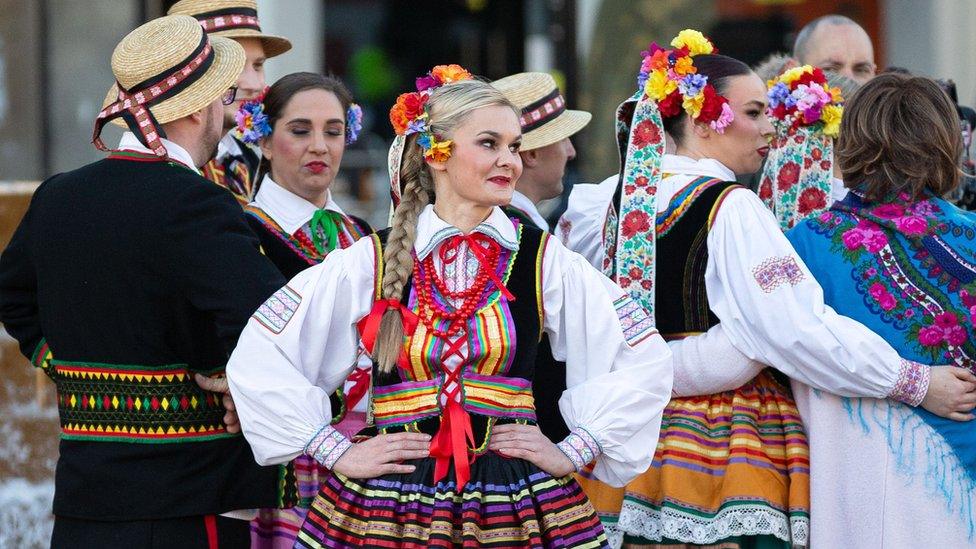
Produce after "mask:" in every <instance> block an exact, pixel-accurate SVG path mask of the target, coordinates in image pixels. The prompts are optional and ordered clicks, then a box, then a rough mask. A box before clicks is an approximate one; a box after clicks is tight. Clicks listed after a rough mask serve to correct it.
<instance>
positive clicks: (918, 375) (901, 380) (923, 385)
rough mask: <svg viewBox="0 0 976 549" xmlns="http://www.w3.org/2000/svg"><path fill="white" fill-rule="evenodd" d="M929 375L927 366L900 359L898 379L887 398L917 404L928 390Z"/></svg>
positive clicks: (930, 373) (912, 404) (929, 371)
mask: <svg viewBox="0 0 976 549" xmlns="http://www.w3.org/2000/svg"><path fill="white" fill-rule="evenodd" d="M931 375H932V371H931V370H930V369H929V367H928V366H926V365H924V364H919V363H918V362H912V361H910V360H904V359H902V361H901V368H900V369H899V370H898V381H896V382H895V387H894V388H893V389H891V392H890V393H888V398H890V399H892V400H897V401H898V402H904V403H905V404H907V405H909V406H918V405H919V404H921V403H922V399H924V398H925V393H927V392H928V390H929V377H930V376H931Z"/></svg>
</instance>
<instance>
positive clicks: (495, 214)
mask: <svg viewBox="0 0 976 549" xmlns="http://www.w3.org/2000/svg"><path fill="white" fill-rule="evenodd" d="M472 232H479V233H481V234H484V235H486V236H488V237H490V238H492V239H493V240H494V241H496V242H498V243H499V244H501V245H502V246H503V247H505V248H508V249H509V250H516V249H518V233H517V232H516V231H515V226H514V225H513V224H512V220H511V219H509V218H508V216H506V215H505V212H503V211H502V209H501V208H499V207H497V206H496V207H494V208H492V209H491V213H490V214H489V215H488V217H487V218H486V219H485V220H484V221H482V222H481V223H480V224H478V226H477V227H475V228H474V229H472ZM459 234H461V230H460V229H458V228H457V227H455V226H454V225H451V224H450V223H448V222H447V221H444V220H443V219H441V218H440V217H438V215H437V214H436V213H435V212H434V206H433V205H427V207H425V208H424V211H422V212H420V218H419V219H417V240H416V241H415V242H414V245H413V248H414V251H415V252H417V257H418V258H419V259H424V258H425V257H427V256H428V255H430V253H431V252H432V251H434V248H436V247H437V245H438V244H440V243H441V242H443V241H444V240H445V239H447V238H449V237H452V236H454V235H459Z"/></svg>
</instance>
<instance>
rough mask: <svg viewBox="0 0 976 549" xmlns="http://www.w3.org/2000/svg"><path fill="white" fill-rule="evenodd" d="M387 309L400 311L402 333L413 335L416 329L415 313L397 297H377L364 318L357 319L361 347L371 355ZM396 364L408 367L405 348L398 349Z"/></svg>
mask: <svg viewBox="0 0 976 549" xmlns="http://www.w3.org/2000/svg"><path fill="white" fill-rule="evenodd" d="M387 309H398V310H399V311H400V318H401V319H402V322H403V333H404V334H405V335H407V336H410V335H413V332H414V331H415V330H416V329H417V322H418V321H419V319H418V318H417V315H415V314H414V313H413V311H411V310H410V309H408V308H407V307H406V306H404V305H403V303H400V301H399V300H397V299H393V298H390V299H378V300H376V301H374V302H373V308H372V309H371V310H370V311H369V314H368V315H366V317H365V318H363V319H362V320H360V321H359V323H358V328H359V335H360V338H361V339H362V342H363V348H365V349H366V352H367V353H369V354H370V356H372V354H373V347H374V346H375V345H376V335H377V334H378V333H379V330H380V322H381V321H382V320H383V314H384V313H386V310H387ZM397 365H398V366H399V367H400V368H403V369H405V370H406V369H409V363H408V362H407V351H406V349H401V350H400V356H399V357H398V358H397Z"/></svg>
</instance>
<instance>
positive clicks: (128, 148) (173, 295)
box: [0, 16, 285, 547]
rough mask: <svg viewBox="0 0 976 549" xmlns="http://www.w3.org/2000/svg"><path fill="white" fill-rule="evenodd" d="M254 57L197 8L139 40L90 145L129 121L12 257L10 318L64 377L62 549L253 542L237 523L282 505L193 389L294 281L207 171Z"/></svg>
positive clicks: (54, 373) (40, 196)
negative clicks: (213, 32)
mask: <svg viewBox="0 0 976 549" xmlns="http://www.w3.org/2000/svg"><path fill="white" fill-rule="evenodd" d="M243 64H244V53H243V51H242V49H241V47H240V46H239V45H238V44H236V43H235V42H233V41H232V40H228V39H223V38H219V37H212V38H208V37H207V35H206V34H205V33H204V32H203V30H202V29H201V27H200V24H199V23H198V22H197V21H196V20H195V19H193V18H191V17H187V16H168V17H164V18H160V19H157V20H154V21H150V22H149V23H147V24H145V25H143V26H141V27H139V28H138V29H136V30H134V31H133V32H132V33H130V34H129V35H128V36H126V37H125V38H124V39H123V40H122V42H121V43H120V44H119V46H118V47H117V48H116V50H115V52H114V53H113V56H112V70H113V72H114V73H115V77H116V80H117V85H116V86H114V87H113V89H112V91H110V93H109V97H108V99H107V101H106V105H105V107H104V109H103V111H102V112H101V113H100V114H99V116H98V118H97V120H96V123H95V134H94V137H93V141H94V142H95V144H96V146H98V147H99V148H105V147H104V145H103V144H102V142H101V139H100V138H99V134H100V131H101V127H102V125H103V124H104V123H105V122H115V123H120V122H121V123H124V124H125V125H127V126H128V128H129V129H130V130H131V131H130V132H127V133H125V134H124V135H123V137H122V141H121V143H120V144H119V147H118V149H117V150H114V151H112V152H111V153H110V154H109V156H108V157H107V158H106V159H104V160H101V161H98V162H95V163H93V164H90V165H88V166H84V167H82V168H79V169H77V170H74V171H71V172H68V173H63V174H60V175H56V176H54V177H51V178H50V179H48V180H47V181H45V182H44V183H42V184H41V186H40V187H38V189H37V191H36V192H35V194H34V197H33V199H32V201H31V205H30V207H29V209H28V211H27V213H26V214H25V216H24V219H23V220H22V222H21V224H20V226H19V227H18V229H17V231H16V232H15V234H14V236H13V238H12V240H11V242H10V245H9V246H8V247H7V249H6V250H5V251H4V252H3V255H2V257H0V320H2V321H3V323H4V325H5V327H6V329H7V331H8V332H9V333H10V334H11V335H12V336H14V337H15V338H16V339H17V340H18V341H19V343H20V348H21V350H22V351H23V352H24V354H26V355H28V356H30V357H32V360H33V362H34V364H35V366H38V367H41V368H43V369H44V370H45V372H46V373H47V374H48V375H49V376H51V378H52V379H53V380H54V382H55V384H56V386H57V392H58V398H57V403H58V411H59V415H60V421H61V444H60V458H59V460H58V465H57V471H56V476H55V495H54V514H55V517H56V518H55V526H54V534H53V537H52V546H53V547H68V546H71V547H123V546H124V547H157V546H158V547H163V546H166V547H216V546H217V545H218V544H219V546H220V547H247V546H248V544H249V532H248V523H247V521H246V520H239V518H229V517H228V516H226V515H231V516H234V513H235V512H237V513H238V514H237V515H236V516H238V517H241V516H242V515H241V514H240V511H241V510H244V509H252V508H257V507H270V506H275V505H278V504H280V498H279V494H278V486H279V474H280V470H279V469H278V468H263V467H259V466H257V465H256V463H255V460H254V456H253V454H252V453H251V450H250V448H249V447H248V445H247V444H246V442H245V440H244V438H243V437H242V436H240V434H239V433H235V432H231V430H228V427H227V425H226V424H225V423H224V421H223V418H224V416H225V413H226V410H225V407H224V405H223V404H222V399H221V395H220V394H217V393H214V392H210V391H205V390H203V389H201V387H199V386H197V384H196V383H195V382H194V375H195V374H206V375H208V376H212V375H214V374H219V373H220V372H222V370H223V368H224V363H225V361H226V359H227V357H228V355H229V352H230V350H231V349H232V348H233V346H234V345H235V343H236V340H237V337H238V335H239V333H240V331H241V330H242V329H243V327H244V325H245V323H246V322H247V319H248V317H249V316H250V314H251V313H252V312H253V311H254V310H255V309H256V308H257V307H258V306H259V305H260V304H261V303H262V302H263V301H264V300H265V299H266V298H267V297H268V296H270V295H271V294H272V293H274V291H275V290H276V289H278V288H279V287H281V286H282V285H284V283H285V281H284V280H283V279H282V278H281V276H280V275H279V274H278V272H277V270H276V269H275V268H274V266H273V265H272V264H271V263H270V262H269V261H268V260H267V259H265V258H264V257H263V256H262V255H261V254H260V252H259V250H258V245H257V240H256V239H255V237H254V236H253V234H252V233H251V232H250V230H249V229H248V227H247V225H246V222H245V221H244V219H243V217H242V213H241V210H240V207H239V206H238V205H237V204H236V202H235V201H234V199H233V198H232V197H231V196H230V195H229V194H228V193H227V192H226V191H224V190H222V189H220V188H218V187H216V186H214V185H212V184H210V183H209V182H207V180H205V179H204V178H203V177H201V176H200V174H199V172H198V171H197V167H198V166H200V165H202V164H203V163H204V162H206V161H207V160H208V159H209V158H210V157H211V156H212V155H213V151H214V148H215V147H216V145H217V141H218V140H219V139H220V134H221V127H222V125H221V121H222V102H223V103H226V102H229V101H233V95H234V92H235V90H234V88H233V87H232V86H233V83H234V81H235V80H236V79H237V76H238V74H240V71H241V68H242V66H243ZM230 279H233V280H234V284H228V283H227V282H228V280H230ZM211 388H213V387H211ZM232 430H236V429H232ZM244 518H246V517H244Z"/></svg>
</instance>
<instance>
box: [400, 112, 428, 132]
mask: <svg viewBox="0 0 976 549" xmlns="http://www.w3.org/2000/svg"><path fill="white" fill-rule="evenodd" d="M425 131H427V118H426V116H425V117H423V118H417V119H415V120H411V121H410V122H409V123H407V131H405V132H403V135H410V134H412V133H424V132H425Z"/></svg>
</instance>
